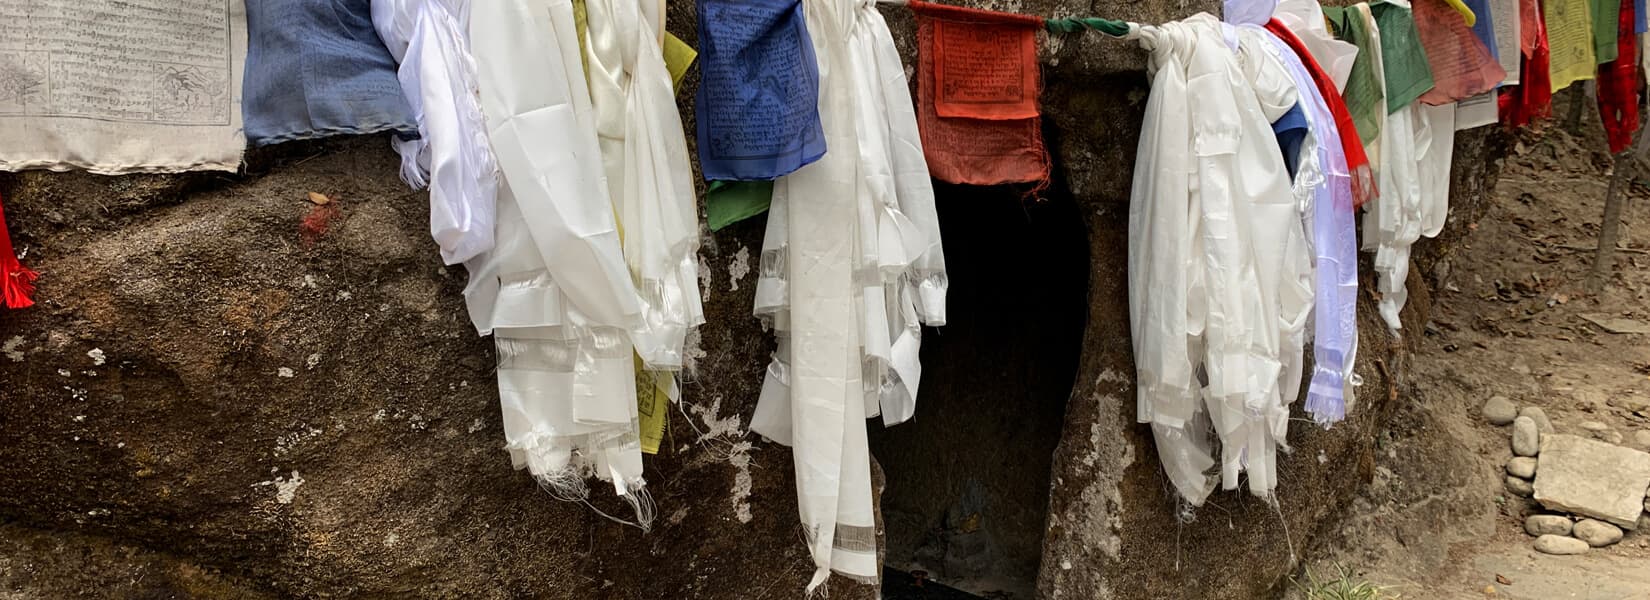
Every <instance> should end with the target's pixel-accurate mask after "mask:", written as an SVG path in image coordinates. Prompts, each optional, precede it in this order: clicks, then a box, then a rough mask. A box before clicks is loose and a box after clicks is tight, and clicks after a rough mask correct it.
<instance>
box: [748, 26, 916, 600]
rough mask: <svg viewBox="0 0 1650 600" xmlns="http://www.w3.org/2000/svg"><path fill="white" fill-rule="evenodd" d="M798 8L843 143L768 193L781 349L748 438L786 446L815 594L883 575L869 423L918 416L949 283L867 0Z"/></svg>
mask: <svg viewBox="0 0 1650 600" xmlns="http://www.w3.org/2000/svg"><path fill="white" fill-rule="evenodd" d="M803 1H804V6H803V9H804V14H805V16H806V18H807V23H808V32H809V36H810V37H811V38H812V40H813V43H814V47H815V51H816V54H817V56H818V61H819V71H820V103H819V106H820V120H821V123H822V125H823V127H824V130H825V135H826V144H827V147H828V148H832V149H838V150H833V151H828V152H826V154H825V156H824V158H822V159H820V161H819V162H817V163H815V164H812V165H809V166H806V167H803V168H802V169H801V170H799V171H797V172H796V173H793V174H791V175H788V176H786V177H783V178H780V179H779V180H777V181H776V182H775V184H774V194H773V202H772V207H771V208H770V210H769V213H768V228H767V237H766V239H765V240H764V242H763V252H762V261H761V277H760V278H759V279H758V284H757V292H756V306H755V312H756V314H757V315H758V316H759V317H761V318H763V319H764V320H765V321H767V322H769V323H771V324H772V325H773V327H774V329H775V333H776V335H777V337H778V340H779V350H778V351H777V352H776V353H775V356H774V360H773V362H772V363H771V364H770V365H769V367H768V377H767V380H766V381H764V382H763V387H762V396H761V399H760V401H759V402H758V404H757V409H756V413H755V415H753V416H752V418H751V430H752V431H755V432H757V433H759V434H761V435H763V436H765V437H767V438H770V439H772V440H774V441H776V442H779V443H782V444H787V445H791V446H793V447H794V452H795V457H796V471H797V493H798V506H799V510H800V512H801V516H802V522H803V527H804V531H805V532H806V534H807V540H808V546H809V551H810V553H811V554H812V556H813V559H814V564H815V566H816V570H815V573H814V577H813V580H812V581H811V582H810V583H809V586H808V589H809V591H810V592H813V591H817V590H818V589H819V586H820V585H822V584H824V583H825V581H826V579H827V578H828V577H829V575H830V573H831V572H833V571H834V572H836V573H838V574H841V575H844V576H846V577H849V578H850V579H854V580H856V581H861V582H875V581H877V576H878V572H877V557H876V529H875V521H874V518H875V515H874V513H873V511H872V498H871V484H870V454H869V450H868V449H867V446H866V438H865V419H866V417H868V416H874V415H876V414H877V413H879V412H880V413H881V414H882V416H883V420H884V422H885V423H888V424H893V423H898V422H901V421H904V420H907V419H909V418H911V416H912V414H913V413H914V411H915V399H916V395H917V386H918V382H919V378H920V376H921V366H920V364H919V363H918V360H917V355H918V349H919V347H920V339H921V337H920V336H921V328H920V324H922V323H926V324H928V325H936V326H937V325H941V324H943V323H944V320H945V292H946V276H945V258H944V253H943V249H942V247H941V243H940V235H939V220H938V217H937V215H936V214H935V210H934V195H933V188H932V184H931V182H930V180H929V178H928V170H927V166H926V163H925V162H924V159H923V154H922V145H921V142H920V141H919V137H918V134H917V129H916V113H915V110H914V108H913V105H912V103H911V99H910V91H909V87H908V86H907V83H906V81H905V72H904V68H903V67H902V66H901V64H900V62H899V53H898V50H897V49H896V48H895V47H894V44H893V38H892V36H891V34H890V33H889V31H888V27H887V25H886V24H885V23H884V21H883V19H882V15H881V14H880V13H878V12H877V11H876V8H875V6H874V5H873V4H872V3H871V2H869V1H866V0H803ZM840 149H849V151H846V152H845V151H842V150H840ZM854 150H857V152H856V151H854Z"/></svg>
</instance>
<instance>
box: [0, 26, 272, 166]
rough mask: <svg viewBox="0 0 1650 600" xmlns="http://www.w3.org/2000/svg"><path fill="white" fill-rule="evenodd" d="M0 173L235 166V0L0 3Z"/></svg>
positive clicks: (240, 53)
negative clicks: (1, 27) (0, 20)
mask: <svg viewBox="0 0 1650 600" xmlns="http://www.w3.org/2000/svg"><path fill="white" fill-rule="evenodd" d="M0 14H4V15H7V17H8V20H7V23H6V24H5V32H6V33H5V35H0V171H17V170H22V169H51V170H53V171H66V170H69V169H77V168H78V169H86V170H88V171H91V172H93V173H101V174H105V175H119V174H122V173H175V172H180V171H195V170H214V171H234V170H236V169H239V168H240V164H241V152H242V151H243V150H245V148H246V136H245V132H244V131H243V130H242V126H241V71H242V68H243V66H244V65H245V62H246V10H245V5H244V4H243V3H242V0H228V1H225V0H130V1H126V2H80V1H77V0H0Z"/></svg>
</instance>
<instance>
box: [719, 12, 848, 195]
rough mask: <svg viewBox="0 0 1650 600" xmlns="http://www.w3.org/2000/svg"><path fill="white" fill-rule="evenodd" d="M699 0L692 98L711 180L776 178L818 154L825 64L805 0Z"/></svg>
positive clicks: (821, 144) (821, 148)
mask: <svg viewBox="0 0 1650 600" xmlns="http://www.w3.org/2000/svg"><path fill="white" fill-rule="evenodd" d="M698 6H699V44H700V47H699V51H700V59H699V74H700V81H699V93H698V96H697V97H696V98H695V103H694V104H695V109H696V110H697V114H696V121H697V124H698V131H697V133H698V141H699V168H700V170H701V172H702V173H703V174H704V177H705V179H710V180H717V179H726V180H736V181H754V180H764V179H774V178H776V177H780V176H782V175H786V174H789V173H791V172H793V171H796V170H797V169H800V168H802V166H803V165H807V164H809V163H812V162H814V161H816V160H819V158H820V157H821V156H823V155H824V154H825V134H824V132H823V130H822V129H821V127H820V123H819V65H818V63H817V62H816V59H815V56H814V47H813V42H812V41H810V39H809V37H808V35H809V34H808V29H807V23H806V22H805V21H804V20H803V16H802V2H801V0H703V1H701V2H699V3H698Z"/></svg>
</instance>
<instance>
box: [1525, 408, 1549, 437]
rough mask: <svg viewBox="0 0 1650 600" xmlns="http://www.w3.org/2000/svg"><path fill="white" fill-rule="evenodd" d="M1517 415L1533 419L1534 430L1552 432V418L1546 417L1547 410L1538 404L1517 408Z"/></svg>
mask: <svg viewBox="0 0 1650 600" xmlns="http://www.w3.org/2000/svg"><path fill="white" fill-rule="evenodd" d="M1518 416H1520V417H1529V418H1530V420H1532V421H1535V429H1536V431H1540V432H1541V433H1552V432H1553V421H1552V419H1548V418H1547V411H1545V410H1542V409H1541V407H1539V406H1526V407H1524V408H1520V409H1518Z"/></svg>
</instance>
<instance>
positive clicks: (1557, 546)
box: [1535, 534, 1588, 556]
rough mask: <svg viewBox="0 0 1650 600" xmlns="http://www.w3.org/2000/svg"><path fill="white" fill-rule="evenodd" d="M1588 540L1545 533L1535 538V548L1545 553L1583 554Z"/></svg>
mask: <svg viewBox="0 0 1650 600" xmlns="http://www.w3.org/2000/svg"><path fill="white" fill-rule="evenodd" d="M1587 547H1588V546H1587V542H1583V541H1581V540H1578V539H1575V538H1573V537H1565V536H1562V535H1551V534H1548V535H1543V536H1541V537H1538V538H1535V550H1536V551H1537V552H1541V553H1543V554H1557V555H1561V556H1562V555H1569V554H1581V553H1583V552H1586V551H1587Z"/></svg>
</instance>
